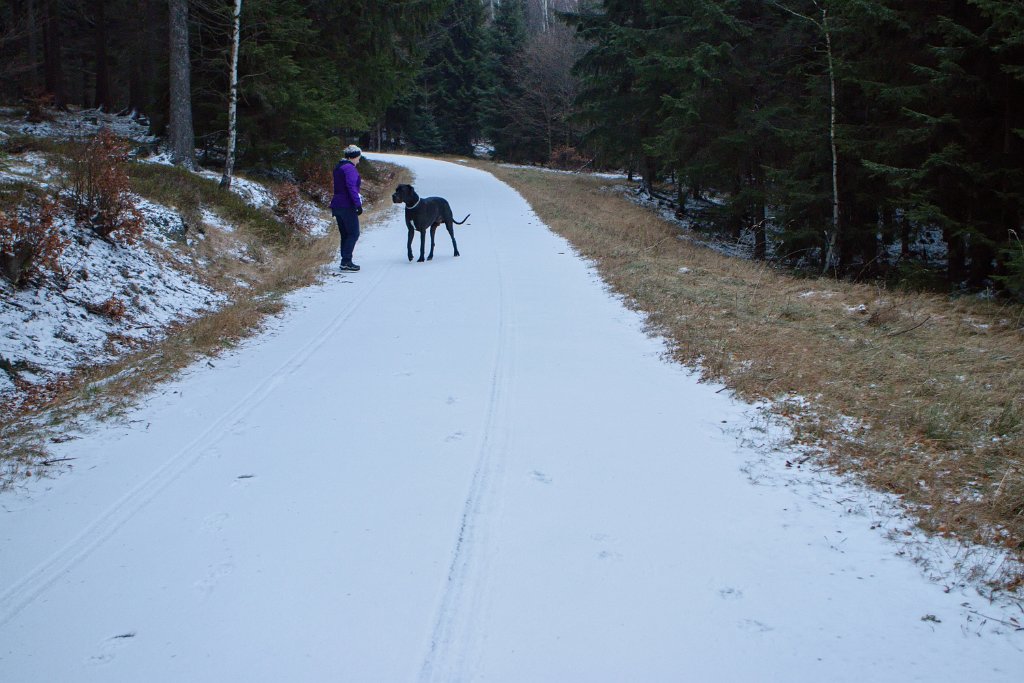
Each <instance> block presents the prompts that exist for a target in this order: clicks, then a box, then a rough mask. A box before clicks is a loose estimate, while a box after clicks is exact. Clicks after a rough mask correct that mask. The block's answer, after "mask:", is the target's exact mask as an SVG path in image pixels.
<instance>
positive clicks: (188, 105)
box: [168, 0, 196, 169]
mask: <svg viewBox="0 0 1024 683" xmlns="http://www.w3.org/2000/svg"><path fill="white" fill-rule="evenodd" d="M169 9H170V21H169V24H170V55H169V57H170V118H169V121H168V137H169V138H170V144H171V161H172V162H173V163H175V164H176V165H179V166H184V167H186V168H190V169H194V168H195V167H196V161H195V158H196V149H195V144H196V142H195V133H194V132H193V129H192V72H191V68H192V67H191V63H190V62H189V50H188V0H169Z"/></svg>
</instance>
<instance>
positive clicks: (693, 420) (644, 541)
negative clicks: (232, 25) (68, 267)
mask: <svg viewBox="0 0 1024 683" xmlns="http://www.w3.org/2000/svg"><path fill="white" fill-rule="evenodd" d="M371 156H383V155H371ZM389 160H394V161H395V162H396V163H399V164H405V165H409V166H410V167H411V168H412V170H413V171H414V173H415V175H416V181H415V184H416V187H417V190H418V191H419V192H420V193H421V194H423V195H424V196H426V195H441V196H445V197H447V198H448V199H449V200H450V201H451V203H452V206H453V208H454V209H455V211H456V213H458V214H462V213H464V212H471V213H472V218H471V219H470V222H469V224H468V225H466V226H463V227H457V228H456V230H457V232H456V236H457V238H458V240H459V242H460V252H461V253H462V256H461V257H460V258H457V259H456V258H453V257H452V255H451V245H450V242H449V240H448V237H447V235H446V234H444V233H443V232H439V235H438V246H437V251H436V252H435V254H436V255H435V258H434V261H433V262H430V263H426V264H418V263H408V262H407V261H406V259H405V229H404V227H403V225H402V218H401V215H400V214H399V213H398V212H397V211H396V212H394V213H393V214H391V217H390V218H389V219H388V221H387V222H386V224H385V225H384V226H383V227H382V228H379V229H375V230H371V231H367V232H365V233H364V235H363V237H362V239H361V240H360V242H359V244H358V246H357V249H356V261H357V262H358V263H360V264H361V265H362V267H363V270H362V272H360V273H357V274H354V275H349V276H344V277H332V278H327V279H326V282H324V283H323V284H322V285H321V286H318V287H314V288H311V289H308V290H305V291H301V292H298V293H296V294H294V295H293V296H292V297H291V298H290V308H289V310H288V312H287V313H286V314H285V315H283V316H282V317H281V318H280V319H279V320H277V321H275V323H274V324H273V325H272V327H271V329H269V330H268V331H266V332H265V333H264V334H262V335H260V336H259V337H258V338H254V339H252V340H250V341H249V342H248V343H245V344H244V345H243V346H242V347H241V348H240V349H238V350H237V351H236V352H235V353H233V354H232V355H229V356H227V357H224V358H221V359H220V360H218V361H215V362H213V363H206V362H203V363H199V364H197V365H196V366H195V367H193V368H192V369H191V370H190V371H188V372H187V373H185V374H184V375H183V376H182V377H181V378H180V379H178V380H177V381H175V382H173V383H172V384H169V385H167V386H163V387H160V388H159V389H158V390H156V391H155V392H154V393H153V395H151V396H150V397H148V398H147V399H146V400H144V401H143V403H142V405H141V406H140V407H139V408H138V409H137V410H136V411H134V412H133V413H131V414H129V415H128V416H127V417H126V418H125V419H124V421H123V422H122V423H120V424H116V425H98V426H96V428H95V430H94V431H93V432H92V433H90V434H87V435H82V437H81V438H79V439H77V440H75V441H70V442H67V443H63V444H57V445H55V446H54V457H67V458H74V460H73V461H71V462H72V463H73V469H72V470H71V471H69V472H66V473H64V474H62V475H60V476H57V477H55V478H53V479H49V480H42V481H32V482H31V483H28V484H26V485H25V486H23V487H21V488H20V489H18V490H15V491H9V492H7V493H4V494H2V495H0V510H2V512H0V544H2V545H0V547H2V548H3V552H2V553H0V680H3V681H17V682H21V681H79V682H85V681H104V682H114V681H139V680H145V681H152V682H157V681H197V682H200V681H218V682H219V681H227V680H233V681H275V682H276V681H326V680H341V681H446V682H448V681H470V680H491V681H552V682H565V681H587V682H588V683H589V682H597V681H609V682H618V681H645V682H646V681H680V680H693V681H740V680H761V681H764V680H773V681H774V680H778V681H782V680H784V681H814V682H815V683H817V682H818V681H857V682H861V681H900V682H902V681H910V680H926V681H939V680H941V681H963V680H971V681H1018V680H1020V676H1021V671H1022V670H1024V632H1020V631H1015V630H1014V629H1013V627H1012V626H1008V625H1007V624H1011V623H1012V622H1011V621H1010V620H1011V619H1012V618H1017V619H1019V618H1021V616H1022V615H1021V614H1020V611H1019V608H1016V607H1013V606H1012V605H1006V604H1004V605H998V604H991V605H990V604H986V602H985V600H983V599H982V598H981V597H980V596H979V595H977V594H975V593H971V592H965V591H961V590H960V589H954V590H951V591H948V592H947V591H946V590H944V588H943V586H941V585H938V584H935V583H931V582H929V581H927V580H925V578H923V577H922V574H921V571H920V569H919V568H918V567H917V566H916V565H914V564H913V563H911V562H910V561H908V560H907V559H904V558H902V557H898V556H897V554H896V553H897V552H898V546H895V545H894V544H893V543H892V542H891V541H889V540H886V538H885V537H884V535H883V533H882V530H880V529H878V528H875V527H876V526H882V527H885V526H886V525H887V524H889V523H890V520H888V519H887V518H886V517H885V514H888V513H884V512H880V511H883V510H885V509H887V507H886V501H885V500H884V499H883V498H881V497H877V496H872V495H871V494H869V493H867V492H864V491H860V490H858V489H856V488H853V487H851V486H847V485H844V484H842V483H840V482H837V481H833V480H831V479H830V478H828V477H827V476H825V475H822V474H817V475H810V474H806V473H804V472H791V471H789V470H786V469H785V468H784V467H783V466H782V464H781V461H782V460H783V459H782V458H780V459H779V461H778V462H775V461H770V460H765V459H764V457H763V454H762V452H761V451H760V450H759V449H757V448H753V449H751V448H748V447H746V446H744V445H743V441H744V439H742V438H741V439H738V438H737V434H739V435H743V434H747V433H756V430H757V429H759V428H760V426H761V425H760V424H759V423H757V422H756V421H754V418H753V415H755V414H756V411H754V410H753V409H752V408H751V407H749V406H745V405H742V404H737V403H736V402H734V401H733V400H731V399H730V398H729V397H728V395H727V394H726V393H724V392H720V391H719V390H720V387H716V386H710V385H707V384H700V383H698V381H697V379H696V377H695V376H694V375H693V374H692V373H690V372H687V371H686V370H685V369H683V368H681V367H678V366H675V365H672V364H670V363H668V362H666V361H665V360H663V358H662V354H663V351H664V347H663V345H662V343H660V342H659V341H658V340H655V339H650V338H648V337H647V336H645V335H644V333H643V331H642V328H643V321H642V320H641V319H640V317H639V316H638V315H636V314H634V313H632V312H630V311H628V310H627V309H626V308H624V306H623V305H622V304H621V303H620V302H619V301H617V300H616V299H615V298H614V297H613V296H611V295H610V294H609V293H608V292H607V290H606V289H605V287H604V286H603V285H602V283H601V282H600V280H599V279H598V277H597V276H596V274H595V273H594V271H593V270H592V269H591V268H590V267H589V266H588V265H587V264H586V263H585V262H583V261H582V260H581V259H580V258H578V257H577V256H576V255H575V254H574V253H573V251H572V249H571V248H570V247H569V245H568V244H567V243H566V242H564V241H563V240H562V239H560V238H558V237H556V236H554V235H553V234H552V233H551V232H549V231H548V230H547V229H546V228H545V227H544V226H543V225H542V224H541V223H540V221H539V220H538V219H537V217H536V216H535V215H534V214H533V213H532V211H531V210H530V209H529V207H528V206H527V205H526V203H525V202H524V201H523V199H522V198H521V197H520V196H519V195H518V194H516V193H515V192H514V191H512V190H511V189H509V188H508V187H507V186H505V185H503V184H501V183H499V182H497V181H496V180H494V179H493V177H491V176H490V175H488V174H486V173H483V172H481V171H477V170H473V169H469V168H465V167H462V166H459V165H456V164H448V163H443V162H437V161H429V160H420V159H416V158H414V157H404V156H401V157H393V158H390V159H389ZM211 365H212V366H216V367H210V366H211ZM752 430H754V431H752ZM752 479H753V480H754V481H752ZM1015 610H1016V611H1015ZM979 615H984V616H979Z"/></svg>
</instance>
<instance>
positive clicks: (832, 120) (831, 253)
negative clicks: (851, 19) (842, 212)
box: [821, 8, 839, 272]
mask: <svg viewBox="0 0 1024 683" xmlns="http://www.w3.org/2000/svg"><path fill="white" fill-rule="evenodd" d="M821 30H822V33H824V34H825V54H826V55H827V56H828V84H829V128H828V140H829V146H830V147H831V149H832V229H831V231H829V233H827V235H826V250H827V251H826V254H825V272H828V271H829V270H834V269H835V268H836V266H837V264H838V261H839V258H838V254H837V253H836V240H837V238H838V236H839V154H838V153H837V152H836V71H835V64H834V62H833V60H832V33H831V32H830V31H829V28H828V10H826V9H824V8H822V10H821Z"/></svg>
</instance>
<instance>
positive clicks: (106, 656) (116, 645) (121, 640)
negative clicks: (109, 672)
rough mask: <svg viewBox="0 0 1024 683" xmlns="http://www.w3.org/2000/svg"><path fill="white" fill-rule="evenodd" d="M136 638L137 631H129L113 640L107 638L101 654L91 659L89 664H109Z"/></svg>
mask: <svg viewBox="0 0 1024 683" xmlns="http://www.w3.org/2000/svg"><path fill="white" fill-rule="evenodd" d="M134 637H135V631H129V632H126V633H122V634H121V635H118V636H114V637H113V638H107V639H106V640H104V641H103V642H102V643H100V647H99V652H97V653H96V654H94V655H93V656H91V657H89V660H88V663H89V664H94V665H99V664H109V663H110V662H111V661H113V659H114V658H115V657H116V656H117V652H118V650H120V649H121V648H123V647H126V646H127V644H128V643H129V642H130V641H131V639H132V638H134Z"/></svg>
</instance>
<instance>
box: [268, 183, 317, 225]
mask: <svg viewBox="0 0 1024 683" xmlns="http://www.w3.org/2000/svg"><path fill="white" fill-rule="evenodd" d="M274 196H275V198H276V199H277V204H276V205H275V206H274V213H275V214H276V215H277V216H278V218H280V219H281V220H282V221H283V222H284V224H285V225H287V226H289V227H290V228H292V229H293V230H295V231H296V232H300V233H302V234H303V235H308V234H309V233H310V232H312V229H313V222H314V220H315V219H314V216H313V214H312V212H311V211H310V207H309V205H308V204H306V203H305V202H303V201H302V196H301V195H300V194H299V186H298V185H296V184H295V183H284V184H282V185H281V186H280V187H278V188H277V189H275V190H274Z"/></svg>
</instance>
